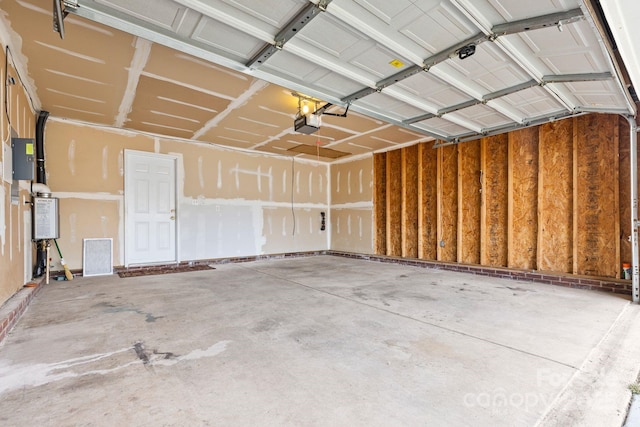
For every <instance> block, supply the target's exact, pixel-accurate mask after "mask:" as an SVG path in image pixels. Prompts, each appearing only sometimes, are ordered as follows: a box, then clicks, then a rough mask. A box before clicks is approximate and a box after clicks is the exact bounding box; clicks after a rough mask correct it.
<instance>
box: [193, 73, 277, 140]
mask: <svg viewBox="0 0 640 427" xmlns="http://www.w3.org/2000/svg"><path fill="white" fill-rule="evenodd" d="M267 86H268V83H267V82H266V81H263V80H256V81H254V82H253V83H251V85H250V86H249V88H248V89H247V90H246V91H244V92H243V93H242V95H240V96H239V97H238V98H236V99H235V100H233V101H231V102H230V103H229V105H227V108H225V109H224V111H221V112H220V113H219V114H218V115H216V116H215V117H214V118H212V119H211V120H209V121H208V122H207V123H205V124H204V126H203V127H202V128H201V129H200V130H198V131H197V132H196V133H194V134H193V138H194V139H198V138H200V137H201V136H203V135H204V134H206V133H207V132H208V131H209V130H210V129H212V128H214V127H216V126H218V123H220V121H222V120H223V119H224V118H226V117H227V116H228V115H229V114H230V113H231V112H232V111H234V110H236V109H237V108H239V107H241V106H242V105H244V104H245V103H247V102H248V101H249V100H250V99H251V97H253V95H255V94H256V93H258V92H260V91H261V90H262V89H264V88H265V87H267Z"/></svg>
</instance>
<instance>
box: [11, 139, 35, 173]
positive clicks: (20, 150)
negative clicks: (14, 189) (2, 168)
mask: <svg viewBox="0 0 640 427" xmlns="http://www.w3.org/2000/svg"><path fill="white" fill-rule="evenodd" d="M33 145H34V141H33V138H11V148H12V156H13V179H14V180H16V181H20V180H26V181H32V180H33V173H34V170H35V168H34V156H33Z"/></svg>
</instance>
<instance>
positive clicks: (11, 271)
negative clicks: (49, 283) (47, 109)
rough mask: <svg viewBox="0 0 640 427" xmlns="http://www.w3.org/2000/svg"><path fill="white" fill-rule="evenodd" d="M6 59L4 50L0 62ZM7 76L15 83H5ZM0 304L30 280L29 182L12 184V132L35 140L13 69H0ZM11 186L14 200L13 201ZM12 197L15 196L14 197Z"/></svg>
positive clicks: (28, 105)
mask: <svg viewBox="0 0 640 427" xmlns="http://www.w3.org/2000/svg"><path fill="white" fill-rule="evenodd" d="M5 60H6V57H5V50H4V49H2V53H0V61H2V63H3V64H4V63H5ZM7 76H10V77H11V78H12V79H13V81H14V82H15V84H4V82H6V81H7V80H8V79H7ZM0 81H2V82H3V84H2V85H0V105H1V107H0V109H1V111H2V114H1V115H2V118H1V119H0V135H2V143H1V146H0V271H1V272H2V274H0V305H2V304H3V303H4V302H5V301H6V300H8V299H9V298H10V297H11V296H12V295H13V294H15V293H16V292H17V291H18V290H19V289H21V288H22V287H23V286H24V284H25V282H26V281H28V280H29V279H30V278H31V259H32V253H33V247H32V244H31V209H30V205H29V200H30V197H29V188H30V187H29V184H30V181H17V182H16V181H13V179H12V169H13V167H12V152H11V132H12V130H13V131H14V132H15V135H17V136H18V137H20V138H34V137H35V111H34V110H33V108H32V105H31V102H30V100H29V98H28V96H27V95H26V92H25V90H24V87H23V86H22V83H21V81H20V79H19V78H18V74H17V72H16V70H15V69H14V68H13V66H12V61H11V59H10V60H9V61H8V69H5V68H4V67H2V69H0ZM12 184H13V185H14V191H15V190H16V189H17V192H18V194H17V197H13V198H12ZM14 196H15V194H14Z"/></svg>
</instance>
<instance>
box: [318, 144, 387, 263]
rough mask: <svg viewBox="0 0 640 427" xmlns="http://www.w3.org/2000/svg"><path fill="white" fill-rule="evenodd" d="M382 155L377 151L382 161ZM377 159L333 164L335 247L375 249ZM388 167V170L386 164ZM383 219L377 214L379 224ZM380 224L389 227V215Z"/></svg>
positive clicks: (365, 251)
mask: <svg viewBox="0 0 640 427" xmlns="http://www.w3.org/2000/svg"><path fill="white" fill-rule="evenodd" d="M380 159H381V158H380V157H379V156H377V155H376V160H375V161H376V162H379V161H380ZM383 159H384V157H383ZM385 160H386V159H385ZM373 162H374V157H373V156H366V157H364V158H361V159H356V160H351V161H344V162H337V163H333V164H332V165H331V213H330V222H331V249H333V250H337V251H344V252H355V253H372V252H373V244H374V242H373V228H374V223H373V216H374V215H373V203H372V199H373V197H374V196H373V187H374V185H373ZM384 168H385V169H384V170H385V171H386V164H385V166H384ZM378 179H379V175H378ZM384 179H386V173H385V178H384ZM377 188H380V187H379V186H378V187H377ZM383 191H386V188H385V189H384V190H383ZM376 197H379V196H376ZM379 222H380V218H379V217H376V228H377V227H378V223H379ZM380 226H382V227H385V219H382V224H381V225H380ZM384 233H386V230H384Z"/></svg>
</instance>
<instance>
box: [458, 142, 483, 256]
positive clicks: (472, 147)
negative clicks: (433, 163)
mask: <svg viewBox="0 0 640 427" xmlns="http://www.w3.org/2000/svg"><path fill="white" fill-rule="evenodd" d="M480 169H481V165H480V141H479V140H477V141H471V142H468V143H465V144H461V145H460V146H459V147H458V261H459V262H461V263H464V264H479V263H480V204H481V196H482V192H481V186H480V179H481V171H480Z"/></svg>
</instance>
